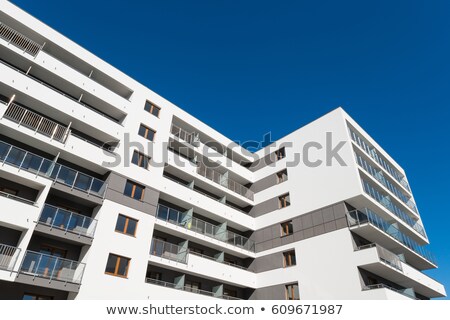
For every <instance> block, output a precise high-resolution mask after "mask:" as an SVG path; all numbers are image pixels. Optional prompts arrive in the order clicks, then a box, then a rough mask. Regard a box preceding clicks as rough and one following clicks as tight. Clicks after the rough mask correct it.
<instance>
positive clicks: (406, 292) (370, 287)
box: [363, 283, 417, 300]
mask: <svg viewBox="0 0 450 320" xmlns="http://www.w3.org/2000/svg"><path fill="white" fill-rule="evenodd" d="M374 289H389V290H392V291H394V292H397V293H400V294H402V295H404V296H407V297H408V298H411V299H414V300H417V298H416V296H415V295H414V291H413V289H412V288H407V289H395V288H393V287H391V286H388V285H387V284H384V283H377V284H370V285H366V286H364V287H363V290H364V291H366V290H374ZM409 292H411V293H409Z"/></svg>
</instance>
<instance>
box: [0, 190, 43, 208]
mask: <svg viewBox="0 0 450 320" xmlns="http://www.w3.org/2000/svg"><path fill="white" fill-rule="evenodd" d="M0 197H4V198H8V199H12V200H15V201H19V202H22V203H26V204H29V205H32V206H34V205H36V202H35V201H32V200H28V199H25V198H21V197H18V196H16V195H13V194H10V193H7V192H3V191H0Z"/></svg>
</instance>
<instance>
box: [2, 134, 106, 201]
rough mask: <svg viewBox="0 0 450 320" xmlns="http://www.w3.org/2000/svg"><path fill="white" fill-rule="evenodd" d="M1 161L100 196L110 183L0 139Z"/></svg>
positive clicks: (103, 194)
mask: <svg viewBox="0 0 450 320" xmlns="http://www.w3.org/2000/svg"><path fill="white" fill-rule="evenodd" d="M0 161H2V164H5V163H7V164H9V165H12V166H14V167H17V168H19V170H25V171H28V172H31V173H33V174H36V175H37V176H38V175H39V176H42V177H45V178H48V179H52V180H53V182H54V183H56V182H58V183H61V184H63V185H66V186H68V187H70V188H72V189H76V190H80V191H82V192H86V193H87V194H90V195H95V196H97V197H100V198H104V196H105V193H106V190H107V188H108V184H107V183H106V182H104V181H102V180H99V179H96V178H94V177H91V176H89V175H87V174H85V173H81V172H79V171H76V170H73V169H71V168H69V167H66V166H63V165H61V164H59V163H56V162H55V161H51V160H48V159H45V158H43V157H41V156H38V155H35V154H33V153H31V152H28V151H25V150H23V149H20V148H17V147H15V146H13V145H11V144H9V143H6V142H3V141H0Z"/></svg>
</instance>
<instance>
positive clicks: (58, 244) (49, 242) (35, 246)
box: [28, 234, 81, 261]
mask: <svg viewBox="0 0 450 320" xmlns="http://www.w3.org/2000/svg"><path fill="white" fill-rule="evenodd" d="M42 246H50V247H55V248H60V249H63V250H65V251H66V256H65V258H66V259H69V260H74V261H78V260H79V258H80V253H81V246H80V245H76V244H71V243H66V242H62V241H61V240H59V239H53V238H48V237H43V236H41V235H38V234H33V236H32V238H31V240H30V244H29V245H28V250H31V251H36V252H39V251H40V250H41V248H42Z"/></svg>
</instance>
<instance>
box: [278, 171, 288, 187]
mask: <svg viewBox="0 0 450 320" xmlns="http://www.w3.org/2000/svg"><path fill="white" fill-rule="evenodd" d="M287 179H288V177H287V170H283V171H280V172H278V173H277V183H278V184H280V183H283V182H285V181H287Z"/></svg>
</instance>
